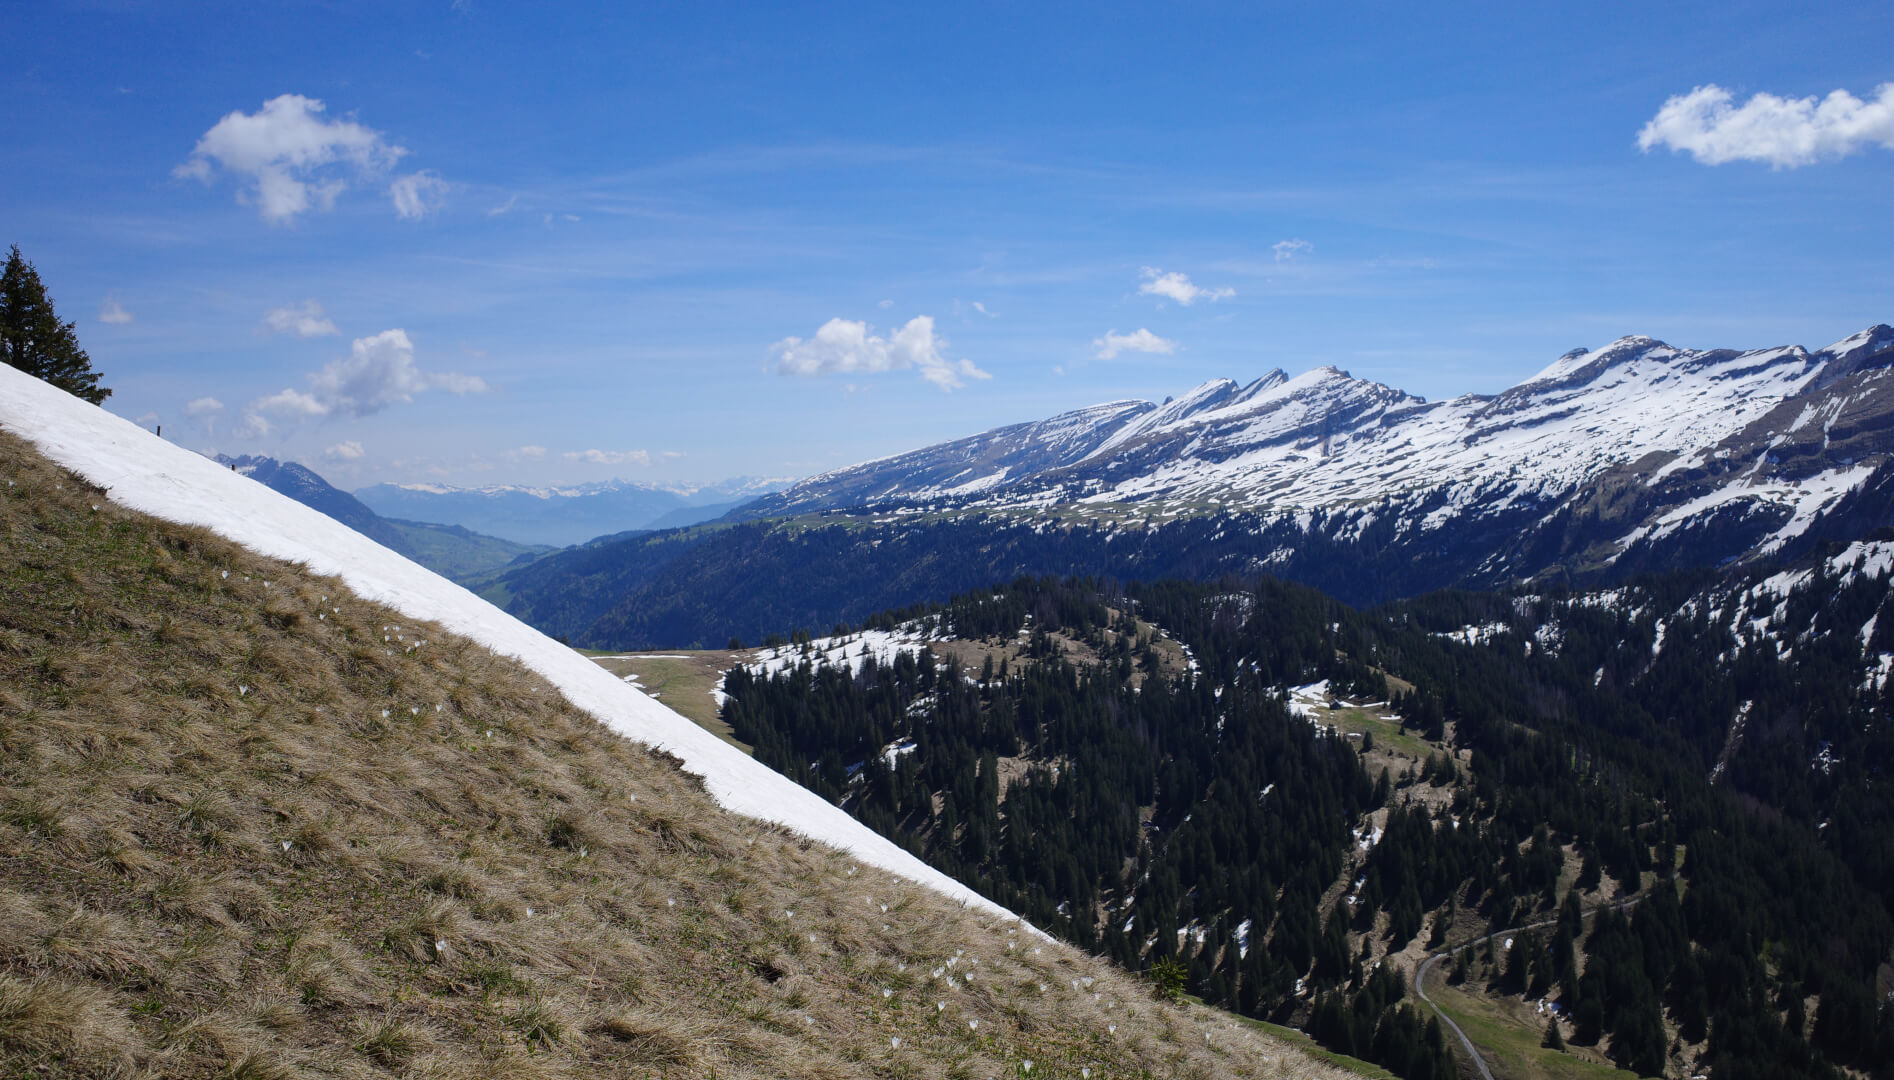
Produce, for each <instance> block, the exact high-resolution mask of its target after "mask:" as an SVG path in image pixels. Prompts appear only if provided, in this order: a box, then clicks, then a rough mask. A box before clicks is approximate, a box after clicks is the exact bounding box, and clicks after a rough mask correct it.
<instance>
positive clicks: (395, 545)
mask: <svg viewBox="0 0 1894 1080" xmlns="http://www.w3.org/2000/svg"><path fill="white" fill-rule="evenodd" d="M213 460H215V461H216V462H217V463H218V464H219V465H224V466H227V467H229V468H230V469H231V471H233V472H237V473H241V474H243V475H245V476H248V477H250V478H251V479H252V480H255V481H257V482H258V483H260V484H263V485H264V486H265V487H268V488H270V489H272V490H274V491H278V492H281V493H282V494H284V495H287V496H289V497H290V498H292V499H295V500H296V501H297V502H299V503H302V504H303V505H304V506H307V507H310V508H312V509H315V510H320V511H322V512H323V513H325V514H327V515H329V516H330V517H332V518H334V519H335V520H337V521H339V522H341V523H342V524H344V525H347V526H348V527H349V528H351V529H354V530H355V531H356V532H358V533H361V534H362V535H363V536H366V537H368V538H369V539H371V540H373V541H375V542H376V543H378V544H380V545H382V546H383V547H385V548H388V549H389V550H391V551H394V552H396V553H398V554H401V555H405V556H407V557H408V558H410V559H413V560H414V561H415V562H418V563H420V564H421V565H422V566H425V567H427V568H428V569H430V570H433V571H434V572H436V573H438V574H441V575H442V576H444V577H448V578H451V579H453V580H455V581H464V580H467V579H469V578H472V577H476V576H479V575H481V574H486V573H489V572H491V571H494V570H497V569H499V568H501V567H504V566H507V565H510V564H513V563H516V562H522V561H526V562H530V561H531V560H532V559H534V558H537V557H538V556H540V555H544V554H545V553H547V552H549V551H554V550H557V549H556V548H553V547H550V546H547V545H544V544H520V543H515V542H513V541H511V540H502V539H500V538H499V537H495V536H484V535H481V534H480V533H477V532H474V531H472V530H470V529H466V528H463V527H461V526H458V525H438V524H434V523H431V522H426V521H409V520H404V519H400V518H386V517H382V516H381V515H380V514H377V513H375V511H373V510H371V509H369V508H368V506H367V505H365V504H364V503H363V502H362V501H361V500H360V499H357V498H356V497H355V496H353V495H350V494H349V493H348V492H346V491H343V490H341V489H340V488H337V487H335V486H334V485H332V484H330V483H329V482H328V481H327V480H324V479H323V478H322V477H321V476H320V475H319V474H317V473H316V471H315V470H313V469H311V468H309V467H308V466H306V465H300V464H297V463H296V462H294V461H278V460H276V459H275V458H271V457H260V456H253V455H248V456H244V457H230V456H228V455H225V454H219V455H217V457H216V458H214V459H213Z"/></svg>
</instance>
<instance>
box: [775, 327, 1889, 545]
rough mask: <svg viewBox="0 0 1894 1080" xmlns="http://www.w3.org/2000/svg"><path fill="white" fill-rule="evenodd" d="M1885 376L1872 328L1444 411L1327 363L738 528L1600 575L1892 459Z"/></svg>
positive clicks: (1819, 506) (1629, 366) (932, 464)
mask: <svg viewBox="0 0 1894 1080" xmlns="http://www.w3.org/2000/svg"><path fill="white" fill-rule="evenodd" d="M1890 368H1894V328H1890V327H1888V326H1885V325H1879V326H1874V327H1870V328H1869V329H1867V330H1863V331H1862V332H1860V333H1858V334H1854V335H1852V336H1850V337H1848V338H1846V339H1844V340H1842V341H1838V342H1836V343H1835V344H1833V345H1830V346H1828V347H1827V348H1824V349H1820V350H1816V351H1813V352H1811V351H1810V350H1808V349H1805V348H1803V347H1801V346H1784V347H1777V348H1769V349H1757V350H1751V351H1747V352H1738V351H1735V350H1729V349H1717V350H1708V351H1699V350H1693V349H1682V348H1677V347H1674V346H1671V345H1667V344H1665V343H1663V342H1661V341H1655V340H1653V339H1651V338H1646V337H1625V338H1620V339H1618V340H1617V341H1614V342H1612V343H1611V344H1609V345H1607V346H1605V347H1604V348H1601V349H1596V350H1585V349H1575V350H1573V351H1571V352H1569V353H1567V354H1565V355H1564V356H1561V357H1559V358H1558V359H1557V360H1555V361H1553V362H1552V363H1551V364H1550V365H1548V366H1547V367H1546V368H1545V369H1544V370H1542V371H1540V372H1539V373H1537V374H1536V375H1534V376H1532V377H1531V378H1530V379H1527V380H1526V381H1524V382H1522V383H1520V384H1518V385H1517V386H1514V387H1512V388H1511V389H1509V390H1506V391H1504V392H1503V393H1500V394H1495V395H1479V394H1468V395H1464V396H1461V397H1456V398H1453V399H1450V400H1447V401H1439V402H1429V401H1426V400H1423V399H1421V398H1418V397H1414V396H1412V395H1410V394H1407V393H1405V392H1403V391H1401V390H1398V389H1396V388H1394V387H1390V386H1386V385H1383V384H1381V383H1377V382H1371V381H1368V380H1364V379H1357V378H1354V377H1352V376H1350V375H1349V374H1348V373H1347V372H1344V371H1340V370H1338V369H1336V368H1333V367H1322V368H1317V369H1315V370H1313V371H1309V372H1305V373H1304V374H1302V375H1299V376H1296V377H1294V378H1290V377H1288V376H1287V375H1286V374H1285V373H1284V372H1282V371H1280V370H1277V371H1272V372H1270V373H1269V374H1268V375H1265V376H1264V377H1262V378H1260V379H1257V380H1255V381H1253V382H1251V383H1249V384H1248V385H1239V384H1237V383H1236V382H1233V381H1231V380H1229V379H1217V380H1213V381H1211V382H1207V383H1204V384H1203V385H1201V386H1198V387H1196V388H1195V389H1193V390H1191V391H1189V392H1188V393H1186V394H1184V395H1181V396H1179V397H1177V398H1176V399H1174V400H1167V401H1166V402H1164V403H1163V404H1152V403H1150V402H1145V401H1118V402H1111V403H1108V404H1104V405H1095V406H1092V407H1090V408H1086V409H1081V410H1077V411H1074V412H1069V413H1064V414H1061V415H1059V416H1054V417H1051V418H1050V419H1046V420H1041V421H1037V422H1034V423H1029V424H1018V425H1013V426H1010V427H1003V428H996V429H994V430H992V431H988V432H984V433H982V434H979V435H974V436H970V437H968V438H965V439H959V440H956V441H953V442H948V443H942V444H939V445H936V446H930V447H925V448H923V449H919V450H915V451H911V452H909V453H905V454H899V455H895V456H893V457H888V458H883V459H880V460H877V461H870V462H866V463H863V464H860V465H855V466H850V467H848V468H844V469H838V470H835V471H832V472H828V473H823V474H821V475H818V476H814V477H811V478H809V479H807V480H804V481H802V482H801V483H798V484H796V485H794V486H792V487H790V488H788V489H787V490H785V491H783V492H781V493H780V494H777V495H772V496H765V497H764V498H762V499H760V500H758V501H756V502H754V503H752V504H750V505H749V506H747V507H745V508H744V511H743V515H744V516H746V517H764V516H777V515H783V514H794V513H800V512H808V511H816V510H834V509H844V508H847V509H854V510H861V511H868V512H880V511H887V510H893V509H897V508H912V507H916V506H935V507H942V508H945V507H956V508H966V507H978V508H982V509H986V510H991V511H999V512H1003V513H1006V514H1009V515H1014V516H1017V515H1022V514H1025V515H1035V516H1046V515H1053V516H1059V517H1062V518H1064V519H1067V520H1086V519H1087V518H1088V517H1090V518H1093V519H1094V520H1100V519H1102V520H1120V521H1134V520H1141V521H1142V522H1144V523H1147V524H1149V523H1162V522H1164V521H1166V520H1173V519H1175V518H1177V517H1179V516H1188V515H1191V514H1198V513H1204V512H1214V511H1243V512H1248V513H1255V514H1260V515H1262V516H1264V517H1265V518H1266V519H1270V520H1278V521H1279V520H1282V519H1290V520H1293V521H1295V522H1296V523H1298V524H1299V525H1300V526H1301V527H1302V528H1303V529H1305V530H1317V531H1320V532H1322V533H1323V534H1324V535H1325V536H1327V537H1328V538H1330V539H1341V540H1346V539H1349V538H1351V537H1360V536H1361V535H1362V534H1363V533H1364V531H1365V530H1367V529H1368V528H1369V527H1370V526H1371V525H1374V524H1376V523H1377V522H1379V523H1381V525H1382V526H1383V535H1391V536H1393V537H1397V538H1400V539H1402V540H1407V541H1412V540H1414V539H1416V538H1418V537H1422V536H1425V535H1426V534H1429V533H1433V532H1436V531H1438V530H1442V529H1447V532H1448V533H1449V534H1457V533H1461V532H1464V531H1465V530H1466V528H1467V527H1468V526H1469V525H1470V524H1471V523H1475V522H1485V523H1488V524H1500V523H1506V529H1505V530H1502V531H1503V532H1505V533H1507V534H1508V535H1512V537H1513V546H1514V547H1517V546H1518V544H1519V542H1521V541H1525V540H1527V539H1530V538H1529V537H1526V536H1523V535H1519V534H1517V532H1516V530H1515V526H1517V527H1518V528H1519V529H1523V530H1524V531H1525V532H1526V533H1537V534H1539V535H1538V537H1537V539H1539V540H1540V541H1542V543H1541V544H1540V547H1541V548H1543V546H1544V544H1543V541H1546V540H1548V539H1549V540H1552V541H1556V546H1557V548H1558V550H1557V551H1556V552H1554V554H1556V555H1558V556H1560V557H1562V558H1564V559H1565V560H1566V561H1567V562H1568V563H1570V564H1572V565H1591V566H1596V565H1602V564H1609V563H1611V562H1613V561H1616V560H1618V559H1621V558H1624V557H1626V556H1627V555H1628V554H1629V553H1632V552H1634V551H1639V550H1642V549H1648V548H1650V547H1652V546H1653V545H1664V544H1675V543H1677V542H1679V541H1680V540H1682V539H1684V538H1685V537H1686V536H1688V535H1689V534H1692V533H1693V531H1699V530H1701V529H1703V528H1704V527H1706V526H1710V525H1714V526H1715V527H1716V528H1717V529H1718V530H1720V531H1723V532H1732V531H1733V533H1732V535H1740V539H1741V541H1742V542H1741V545H1740V551H1739V552H1738V554H1760V553H1768V552H1772V551H1775V550H1777V549H1779V548H1780V547H1781V546H1782V545H1783V544H1785V543H1787V542H1788V541H1790V540H1791V539H1793V538H1794V537H1796V536H1797V535H1799V534H1800V533H1801V532H1802V531H1803V530H1804V529H1806V528H1807V527H1808V525H1809V523H1810V522H1811V521H1812V520H1813V519H1814V518H1815V516H1816V515H1818V514H1820V513H1821V512H1823V511H1824V510H1828V509H1830V508H1833V507H1834V506H1835V505H1836V503H1837V501H1838V500H1840V499H1841V498H1843V497H1844V496H1845V495H1846V494H1847V493H1849V492H1850V491H1852V490H1854V489H1856V488H1858V487H1860V486H1861V485H1862V484H1864V483H1865V482H1866V481H1867V479H1868V478H1869V476H1870V475H1871V474H1872V473H1873V471H1874V469H1875V467H1876V466H1878V465H1879V464H1880V463H1881V462H1882V461H1883V460H1885V458H1886V456H1887V455H1888V453H1889V452H1890V451H1894V423H1890V420H1891V419H1894V393H1890V386H1894V384H1890V383H1889V381H1888V379H1889V374H1890ZM1388 526H1392V530H1393V531H1392V533H1391V534H1388V533H1386V532H1385V530H1386V528H1387V527H1388ZM1449 526H1453V528H1448V527H1449ZM1580 526H1582V527H1580ZM1548 528H1552V529H1556V530H1558V535H1557V536H1553V537H1549V538H1548V537H1547V536H1545V535H1544V534H1545V531H1546V530H1547V529H1548ZM1272 531H1273V530H1272ZM1481 531H1483V532H1490V531H1491V530H1488V529H1481ZM1541 554H1544V552H1543V551H1542V552H1541ZM1719 557H1726V556H1719ZM1476 561H1477V560H1476ZM1633 561H1634V562H1635V561H1636V559H1635V557H1633ZM1516 564H1517V560H1516V559H1514V558H1512V556H1511V555H1510V554H1509V553H1508V551H1507V550H1505V549H1504V545H1500V546H1499V547H1496V549H1495V550H1494V551H1493V552H1491V555H1490V557H1489V558H1488V564H1487V565H1486V567H1485V569H1488V570H1491V571H1493V572H1495V573H1499V572H1502V571H1504V570H1506V569H1507V568H1508V567H1509V566H1511V567H1512V568H1514V569H1518V570H1527V571H1528V572H1536V570H1537V569H1538V568H1536V567H1533V568H1528V567H1525V566H1523V565H1516Z"/></svg>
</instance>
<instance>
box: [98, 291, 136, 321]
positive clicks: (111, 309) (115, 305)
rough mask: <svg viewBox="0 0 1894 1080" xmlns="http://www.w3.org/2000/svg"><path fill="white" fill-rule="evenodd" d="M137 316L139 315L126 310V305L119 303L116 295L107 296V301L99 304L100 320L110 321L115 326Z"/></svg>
mask: <svg viewBox="0 0 1894 1080" xmlns="http://www.w3.org/2000/svg"><path fill="white" fill-rule="evenodd" d="M135 318H137V316H135V315H133V314H132V313H131V312H129V311H126V310H125V305H123V304H121V303H119V302H118V297H116V296H108V297H106V298H105V303H103V304H101V305H99V321H100V322H102V323H110V324H111V325H113V326H123V325H125V324H126V323H129V322H131V321H132V320H133V319H135Z"/></svg>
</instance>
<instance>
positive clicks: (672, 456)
mask: <svg viewBox="0 0 1894 1080" xmlns="http://www.w3.org/2000/svg"><path fill="white" fill-rule="evenodd" d="M658 456H659V457H662V458H665V459H667V460H670V461H676V460H677V459H678V458H681V457H683V456H684V451H682V450H666V451H664V452H663V453H662V454H659V455H658Z"/></svg>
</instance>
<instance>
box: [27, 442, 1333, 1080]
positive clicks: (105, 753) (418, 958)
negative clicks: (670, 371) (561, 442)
mask: <svg viewBox="0 0 1894 1080" xmlns="http://www.w3.org/2000/svg"><path fill="white" fill-rule="evenodd" d="M8 481H10V482H11V484H10V486H9V485H8V484H7V483H6V482H8ZM95 505H96V507H97V509H94V508H93V507H94V506H95ZM0 590H4V591H3V592H0V598H3V602H0V1075H8V1076H11V1075H69V1076H109V1075H161V1076H200V1077H230V1078H239V1077H242V1078H267V1077H291V1076H315V1075H323V1076H348V1077H372V1076H390V1075H400V1076H414V1077H466V1076H493V1077H502V1076H504V1077H533V1076H545V1077H565V1076H581V1075H583V1076H597V1075H606V1076H627V1077H660V1076H671V1077H683V1076H708V1075H713V1074H714V1075H715V1076H718V1077H731V1078H740V1077H780V1076H796V1077H869V1076H874V1077H915V1078H921V1077H993V1076H1020V1075H1024V1069H1025V1065H1024V1063H1025V1062H1026V1061H1028V1060H1030V1061H1032V1062H1033V1068H1032V1071H1031V1073H1030V1075H1031V1076H1032V1077H1033V1078H1039V1077H1076V1076H1080V1075H1081V1070H1087V1069H1089V1070H1090V1075H1091V1076H1093V1077H1100V1078H1103V1077H1141V1076H1164V1077H1172V1076H1174V1077H1223V1076H1273V1075H1287V1076H1301V1075H1316V1074H1320V1073H1323V1072H1324V1071H1325V1070H1324V1069H1323V1068H1322V1067H1320V1066H1317V1065H1315V1064H1313V1063H1311V1062H1310V1061H1308V1060H1307V1059H1304V1058H1302V1057H1300V1056H1299V1055H1297V1054H1295V1053H1293V1052H1292V1051H1289V1050H1287V1049H1285V1048H1283V1047H1282V1046H1280V1045H1279V1044H1275V1043H1271V1042H1268V1041H1266V1040H1265V1038H1264V1037H1263V1036H1260V1035H1254V1034H1250V1033H1248V1032H1247V1031H1246V1030H1239V1029H1237V1028H1236V1027H1235V1026H1234V1025H1232V1024H1231V1023H1230V1021H1229V1019H1228V1018H1227V1017H1223V1016H1222V1015H1221V1014H1217V1013H1214V1012H1210V1011H1207V1010H1201V1009H1191V1010H1181V1009H1174V1008H1171V1007H1168V1006H1162V1005H1159V1004H1157V1003H1155V1002H1153V1001H1152V1000H1151V997H1150V995H1149V993H1148V992H1147V991H1146V990H1145V989H1144V988H1143V987H1142V986H1140V985H1139V984H1138V983H1137V982H1136V981H1135V980H1133V979H1131V978H1129V977H1127V976H1126V975H1125V974H1123V973H1122V972H1118V971H1116V970H1114V969H1112V968H1110V967H1108V966H1107V965H1105V964H1103V963H1101V962H1099V961H1096V960H1094V959H1092V958H1090V957H1087V956H1084V955H1081V954H1079V953H1076V952H1074V951H1072V950H1069V949H1066V948H1063V947H1060V946H1056V945H1054V944H1052V943H1049V942H1046V941H1043V940H1039V939H1037V938H1035V937H1032V936H1031V935H1030V934H1029V933H1028V932H1025V931H1021V930H1019V929H1017V928H1015V927H1011V926H1009V925H1007V924H1005V923H1004V922H1002V921H1000V920H996V919H992V918H989V917H986V916H983V915H980V914H978V913H975V912H972V911H969V910H968V909H965V908H963V907H960V906H959V905H956V904H954V903H952V902H950V901H947V900H945V899H943V898H941V897H940V896H938V895H936V894H934V893H931V892H928V891H926V890H924V889H921V888H919V887H917V886H914V885H912V884H910V883H908V882H905V881H903V880H900V879H897V878H894V877H892V876H889V875H887V874H883V873H880V872H878V871H874V870H871V869H868V868H865V867H862V866H859V865H858V864H856V863H855V862H854V861H853V860H852V859H851V858H850V857H848V856H847V855H846V854H843V853H840V852H836V851H833V850H830V849H827V848H824V847H820V846H817V845H815V844H812V843H809V842H807V841H805V840H803V839H801V838H799V837H797V836H794V835H792V834H789V833H787V832H785V831H783V830H780V829H776V828H773V827H769V826H765V825H761V824H759V823H757V822H754V821H751V820H748V819H745V818H740V817H736V816H734V815H731V814H728V813H726V812H724V811H722V810H721V809H719V808H718V807H717V806H716V805H715V804H714V803H713V802H712V801H711V800H710V798H709V797H708V796H707V795H706V794H705V793H704V792H703V791H702V790H701V788H700V787H699V786H698V784H697V783H696V782H694V781H693V780H692V779H691V778H690V777H688V776H686V775H685V774H683V773H682V772H681V771H679V770H678V769H677V768H676V766H675V763H674V762H672V761H670V760H668V759H665V758H661V757H659V756H656V755H654V754H652V753H650V752H648V751H646V750H644V749H641V748H640V747H638V746H635V745H633V744H631V743H628V742H626V741H625V740H623V739H620V738H618V737H616V736H614V735H612V734H610V733H609V732H607V731H606V730H605V729H603V728H602V727H600V726H599V725H598V724H597V723H596V722H594V721H593V720H592V719H590V718H589V717H587V716H584V715H582V714H580V713H578V712H577V711H575V710H574V709H573V708H572V707H571V706H570V705H568V704H567V703H565V702H564V701H563V700H561V699H560V698H559V697H558V696H557V695H555V694H552V693H550V692H549V691H548V690H547V689H546V688H545V686H544V683H543V680H540V679H539V678H538V677H537V676H535V675H533V674H532V673H530V672H528V671H526V670H524V669H522V668H520V667H519V666H518V665H516V664H515V663H513V662H512V661H510V660H507V659H504V658H501V657H496V656H494V655H492V654H491V653H489V652H487V651H485V650H483V649H481V648H479V647H477V646H475V645H472V644H471V643H469V642H466V641H464V640H460V639H457V638H455V637H454V636H452V635H450V634H448V633H446V632H445V631H443V630H441V629H440V628H439V627H433V626H418V625H414V624H413V623H411V622H409V621H407V620H405V619H403V618H402V617H401V616H400V615H398V614H396V613H394V612H392V611H390V610H388V609H386V608H382V607H378V606H376V605H373V604H370V603H367V602H365V601H362V600H360V599H358V598H356V597H355V596H353V595H351V594H350V593H348V591H347V590H345V589H344V588H342V586H341V585H340V584H339V583H338V582H336V581H334V580H332V579H325V578H320V577H316V576H314V575H311V574H309V573H307V572H306V571H304V570H302V569H299V568H297V567H293V566H287V565H283V564H281V563H276V562H272V561H269V560H266V559H262V558H259V557H257V556H254V555H252V554H250V553H248V552H245V551H243V550H241V549H239V548H237V547H235V546H234V545H231V544H229V543H227V542H225V541H223V540H221V539H219V538H217V537H215V536H213V535H211V534H209V533H207V532H204V531H202V530H194V529H189V528H183V527H178V526H173V525H169V524H165V523H162V522H158V521H154V520H152V519H149V518H146V517H142V516H140V515H137V514H133V513H130V512H127V511H124V510H122V509H120V508H117V507H115V506H113V505H112V504H111V503H110V502H109V501H107V500H106V499H104V498H103V497H102V496H101V495H100V494H99V493H97V492H95V491H90V490H87V489H86V487H85V485H83V484H82V483H81V482H80V481H78V480H76V479H75V478H74V477H73V476H72V475H70V474H68V473H65V472H63V471H61V470H59V469H56V468H54V467H53V466H51V465H50V464H48V463H47V462H46V461H44V460H43V459H42V458H40V457H38V456H37V455H36V454H34V453H33V452H32V451H31V450H30V449H29V448H27V447H26V446H25V445H24V444H23V443H21V442H19V441H18V440H17V439H15V438H13V437H12V436H11V435H6V434H4V433H0Z"/></svg>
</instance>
